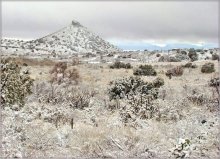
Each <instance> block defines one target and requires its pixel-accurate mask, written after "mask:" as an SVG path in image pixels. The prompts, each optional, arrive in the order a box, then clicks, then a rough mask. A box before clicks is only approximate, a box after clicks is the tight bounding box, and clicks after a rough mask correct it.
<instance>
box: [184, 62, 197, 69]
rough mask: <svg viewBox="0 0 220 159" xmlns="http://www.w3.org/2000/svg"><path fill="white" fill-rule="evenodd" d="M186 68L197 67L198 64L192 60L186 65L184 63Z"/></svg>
mask: <svg viewBox="0 0 220 159" xmlns="http://www.w3.org/2000/svg"><path fill="white" fill-rule="evenodd" d="M183 67H185V68H197V66H196V64H193V63H192V62H188V63H186V64H185V65H183Z"/></svg>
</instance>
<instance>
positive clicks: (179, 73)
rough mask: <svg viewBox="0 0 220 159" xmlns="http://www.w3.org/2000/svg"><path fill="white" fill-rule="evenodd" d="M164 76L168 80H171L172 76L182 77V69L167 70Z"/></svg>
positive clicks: (178, 67)
mask: <svg viewBox="0 0 220 159" xmlns="http://www.w3.org/2000/svg"><path fill="white" fill-rule="evenodd" d="M165 74H166V76H168V77H169V78H170V79H171V78H172V76H182V75H183V67H182V66H176V67H174V68H172V69H169V70H167V72H166V73H165Z"/></svg>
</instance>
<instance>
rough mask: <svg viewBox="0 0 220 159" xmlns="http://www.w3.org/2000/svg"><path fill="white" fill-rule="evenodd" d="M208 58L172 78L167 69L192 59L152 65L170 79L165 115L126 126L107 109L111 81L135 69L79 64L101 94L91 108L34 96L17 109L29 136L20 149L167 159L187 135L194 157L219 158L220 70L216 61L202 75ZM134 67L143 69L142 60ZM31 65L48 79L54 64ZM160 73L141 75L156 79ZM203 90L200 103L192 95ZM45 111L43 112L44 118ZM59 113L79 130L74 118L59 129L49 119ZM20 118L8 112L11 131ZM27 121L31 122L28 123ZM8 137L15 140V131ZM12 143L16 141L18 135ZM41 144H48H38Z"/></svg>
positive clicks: (162, 100) (160, 103) (164, 91)
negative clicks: (216, 95) (219, 97)
mask: <svg viewBox="0 0 220 159" xmlns="http://www.w3.org/2000/svg"><path fill="white" fill-rule="evenodd" d="M206 62H207V61H200V62H199V61H198V62H194V63H196V65H197V66H198V67H197V68H194V69H191V68H184V73H183V75H182V76H180V77H173V78H172V79H169V78H168V77H166V75H165V72H166V71H167V70H168V69H170V68H172V67H174V66H180V65H183V64H185V63H186V62H178V63H169V62H167V63H165V62H164V63H162V62H161V63H150V64H152V65H153V67H154V68H155V69H156V71H157V74H158V75H157V76H156V77H161V78H163V79H164V81H165V85H164V86H163V87H162V88H161V89H160V94H159V99H158V100H156V101H155V103H154V105H155V106H156V107H158V109H159V113H160V116H159V115H158V116H156V117H155V118H153V119H150V120H141V119H137V120H136V121H135V122H131V123H130V124H128V125H126V126H125V125H124V123H123V122H122V120H121V117H120V110H114V111H109V110H108V109H107V106H108V104H110V103H109V101H108V96H107V94H106V90H107V88H108V86H109V82H110V81H113V80H115V79H118V78H121V77H128V76H131V75H133V70H127V69H110V68H109V66H108V64H81V65H76V66H74V68H76V69H77V70H78V71H79V73H80V76H81V81H80V82H79V86H81V85H82V86H84V87H86V88H87V89H94V90H96V92H98V94H97V95H95V96H94V97H92V98H91V100H90V106H89V107H86V108H85V109H83V110H78V109H72V108H71V107H70V106H69V105H64V104H45V103H38V102H36V101H35V102H33V101H31V100H30V99H29V100H28V102H27V104H26V105H25V107H24V108H23V109H22V110H20V114H19V112H18V113H17V114H18V115H17V118H18V119H21V120H16V125H17V126H21V127H22V128H23V130H25V133H26V135H27V136H28V137H29V138H28V139H26V141H23V143H24V145H23V146H20V147H21V148H20V149H22V150H23V152H25V155H24V156H26V157H42V156H44V157H63V158H65V157H75V158H80V157H84V158H86V157H87V158H92V157H93V158H128V157H131V158H161V159H164V158H174V157H173V155H172V153H171V152H170V151H169V150H170V149H171V148H173V147H175V145H176V144H177V142H178V139H179V138H187V139H189V140H190V141H191V142H192V145H193V146H195V147H196V148H195V149H192V151H191V154H190V157H191V158H217V157H218V155H219V150H218V149H219V146H218V145H219V139H218V135H219V129H218V128H219V118H218V113H219V112H218V111H217V110H216V109H215V108H214V107H213V104H212V103H211V102H210V100H211V99H212V98H213V91H212V88H210V87H209V86H208V82H209V80H210V79H211V78H212V77H214V76H216V74H218V73H219V69H218V67H217V66H218V62H217V61H215V62H214V64H215V68H216V72H215V73H211V74H202V73H201V66H202V65H203V64H204V63H206ZM132 65H133V67H137V66H138V65H140V64H132ZM29 68H30V73H31V76H32V77H33V78H34V79H35V80H36V82H39V81H41V82H42V81H47V80H48V79H49V77H50V74H49V71H50V70H51V69H52V66H49V65H46V66H44V67H40V66H36V65H32V66H30V67H29ZM156 77H149V76H144V77H141V78H142V79H144V80H146V81H152V80H154V79H155V78H156ZM201 94H203V99H204V102H203V103H195V102H193V101H190V100H188V98H187V97H189V96H190V97H192V96H193V95H198V96H199V95H201ZM39 112H42V114H41V116H39ZM59 112H61V114H62V115H63V116H64V117H71V118H72V119H73V128H71V123H70V122H69V121H66V122H65V121H64V122H62V121H60V123H59V124H58V125H59V126H58V128H56V126H55V125H54V123H51V122H48V119H49V118H51V117H54V116H56V115H59ZM14 116H16V115H15V114H14V112H12V111H11V110H5V112H3V117H4V119H5V120H4V123H5V124H4V125H5V130H8V131H9V130H11V129H12V128H13V127H15V125H14V124H13V121H14V118H16V117H14ZM12 117H13V118H12ZM17 118H16V119H17ZM26 120H30V121H29V122H27V123H26ZM203 120H206V123H205V124H202V123H201V121H203ZM24 123H25V124H24ZM33 130H37V131H33ZM4 135H6V132H5V134H4ZM7 135H9V138H10V134H7ZM19 135H21V134H19ZM39 139H41V140H39ZM5 140H6V139H5ZM7 140H9V139H7ZM10 142H13V137H11V140H10ZM33 145H35V147H34V146H33ZM37 145H42V147H40V148H39V147H36V146H37ZM7 148H8V149H9V152H11V154H10V155H11V156H15V155H16V153H17V151H16V152H14V151H12V150H14V147H13V146H11V147H10V146H8V147H7ZM10 150H11V151H10ZM5 153H6V154H7V152H5ZM10 155H9V156H10Z"/></svg>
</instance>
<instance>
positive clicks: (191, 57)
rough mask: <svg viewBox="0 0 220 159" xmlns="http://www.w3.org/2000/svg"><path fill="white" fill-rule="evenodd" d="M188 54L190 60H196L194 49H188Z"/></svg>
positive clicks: (196, 55)
mask: <svg viewBox="0 0 220 159" xmlns="http://www.w3.org/2000/svg"><path fill="white" fill-rule="evenodd" d="M188 56H189V58H190V59H191V61H196V60H198V54H197V53H196V51H195V50H194V49H189V53H188Z"/></svg>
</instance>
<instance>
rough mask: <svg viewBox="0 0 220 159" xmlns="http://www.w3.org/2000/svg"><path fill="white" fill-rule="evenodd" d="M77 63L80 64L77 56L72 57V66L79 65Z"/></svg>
mask: <svg viewBox="0 0 220 159" xmlns="http://www.w3.org/2000/svg"><path fill="white" fill-rule="evenodd" d="M79 64H80V60H79V58H73V59H72V66H76V65H79Z"/></svg>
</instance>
